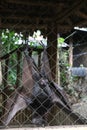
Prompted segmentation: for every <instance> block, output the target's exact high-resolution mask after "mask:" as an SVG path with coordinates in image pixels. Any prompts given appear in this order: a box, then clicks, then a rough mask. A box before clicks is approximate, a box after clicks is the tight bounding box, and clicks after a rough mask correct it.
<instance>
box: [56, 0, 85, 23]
mask: <svg viewBox="0 0 87 130" xmlns="http://www.w3.org/2000/svg"><path fill="white" fill-rule="evenodd" d="M83 3H84V0H83V1H82V0H79V1H76V2H75V3H74V4H72V5H71V6H70V7H69V9H67V10H64V12H61V13H60V15H58V17H57V18H56V19H55V21H56V23H61V21H62V22H63V21H64V20H67V17H69V16H70V15H71V14H73V13H74V12H75V11H76V10H77V9H78V8H80V7H81V6H82V4H83Z"/></svg>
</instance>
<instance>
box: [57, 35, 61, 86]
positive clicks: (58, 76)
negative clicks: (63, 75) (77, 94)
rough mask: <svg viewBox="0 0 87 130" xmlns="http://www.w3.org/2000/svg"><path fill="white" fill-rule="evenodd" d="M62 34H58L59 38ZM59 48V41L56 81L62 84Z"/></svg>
mask: <svg viewBox="0 0 87 130" xmlns="http://www.w3.org/2000/svg"><path fill="white" fill-rule="evenodd" d="M59 37H60V35H59V34H58V36H57V38H59ZM59 58H60V57H59V48H58V43H57V62H56V82H57V83H58V85H59V86H60V65H59Z"/></svg>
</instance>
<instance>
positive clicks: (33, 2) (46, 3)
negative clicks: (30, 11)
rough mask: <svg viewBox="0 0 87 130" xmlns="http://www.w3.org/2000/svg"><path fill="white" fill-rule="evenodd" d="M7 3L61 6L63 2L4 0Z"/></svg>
mask: <svg viewBox="0 0 87 130" xmlns="http://www.w3.org/2000/svg"><path fill="white" fill-rule="evenodd" d="M6 2H7V3H9V4H10V3H13V4H21V5H29V6H45V7H47V6H49V7H58V6H63V5H64V3H62V2H54V1H52V2H48V1H34V0H33V1H32V0H25V1H22V0H6Z"/></svg>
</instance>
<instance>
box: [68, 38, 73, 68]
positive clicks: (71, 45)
mask: <svg viewBox="0 0 87 130" xmlns="http://www.w3.org/2000/svg"><path fill="white" fill-rule="evenodd" d="M69 65H70V67H72V66H73V41H72V38H70V43H69Z"/></svg>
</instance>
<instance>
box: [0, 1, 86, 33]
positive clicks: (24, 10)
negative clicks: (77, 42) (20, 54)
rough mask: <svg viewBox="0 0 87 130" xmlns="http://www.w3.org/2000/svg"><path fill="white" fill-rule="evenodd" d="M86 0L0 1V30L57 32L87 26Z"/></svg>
mask: <svg viewBox="0 0 87 130" xmlns="http://www.w3.org/2000/svg"><path fill="white" fill-rule="evenodd" d="M86 5H87V1H86V0H79V1H78V0H0V28H10V29H17V30H34V29H44V30H46V29H47V27H48V26H49V25H51V24H52V25H53V26H54V25H56V26H57V28H58V30H59V31H65V32H66V31H70V30H71V29H72V28H73V27H74V26H87V7H86Z"/></svg>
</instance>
